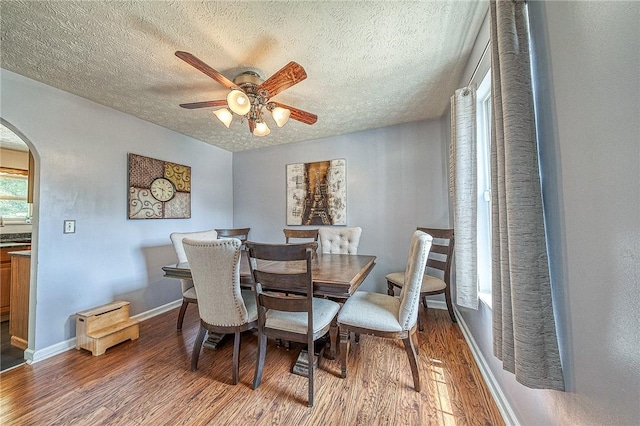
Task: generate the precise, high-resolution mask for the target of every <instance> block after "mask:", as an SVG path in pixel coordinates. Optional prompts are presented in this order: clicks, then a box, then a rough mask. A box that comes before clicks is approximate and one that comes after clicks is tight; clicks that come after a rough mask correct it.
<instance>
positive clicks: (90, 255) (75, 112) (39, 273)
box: [0, 70, 233, 358]
mask: <svg viewBox="0 0 640 426" xmlns="http://www.w3.org/2000/svg"><path fill="white" fill-rule="evenodd" d="M0 76H1V83H2V118H3V119H4V120H6V121H7V122H8V123H9V124H11V125H12V127H14V128H16V129H17V130H19V131H20V132H21V133H22V134H23V135H24V136H26V137H27V138H28V139H29V141H30V148H31V149H32V151H33V152H34V155H35V157H36V169H37V173H36V179H37V181H38V187H37V188H36V194H35V195H36V203H35V207H36V211H35V217H34V220H35V223H34V226H33V228H34V235H33V236H34V241H33V242H34V245H35V247H34V252H33V259H32V263H33V266H32V291H35V298H32V301H34V302H35V301H37V307H36V306H34V304H33V303H32V309H31V312H30V314H31V324H30V339H29V340H30V341H29V348H30V349H31V350H33V349H35V350H36V351H37V350H41V349H43V348H47V347H50V346H52V345H55V344H59V343H61V342H64V341H65V340H67V339H70V338H72V337H74V336H75V319H74V314H75V313H76V312H78V311H81V310H84V309H87V308H90V307H93V306H97V305H101V304H104V303H108V302H112V301H113V300H118V299H124V300H128V301H130V302H131V312H132V314H137V313H141V312H146V311H148V310H150V309H153V308H156V307H159V306H161V305H164V304H166V303H169V302H173V301H175V300H178V299H181V297H182V296H181V294H180V285H179V282H178V281H177V280H169V279H166V278H163V277H162V270H161V267H162V266H163V265H166V264H169V263H172V262H175V260H176V259H175V254H174V252H173V248H172V247H171V245H170V241H169V233H170V232H173V231H196V230H202V229H211V228H214V227H217V226H230V225H231V224H232V203H233V195H232V183H231V179H232V168H231V167H232V158H231V157H232V155H231V153H229V152H226V151H223V150H221V149H219V148H215V147H212V146H210V145H207V144H204V143H202V142H200V141H197V140H195V139H192V138H189V137H186V136H184V135H181V134H178V133H175V132H172V131H169V130H167V129H164V128H162V127H159V126H156V125H153V124H150V123H148V122H145V121H142V120H139V119H137V118H134V117H132V116H130V115H126V114H123V113H120V112H117V111H115V110H112V109H109V108H106V107H103V106H101V105H98V104H96V103H94V102H90V101H87V100H85V99H82V98H79V97H77V96H74V95H71V94H69V93H66V92H63V91H60V90H57V89H54V88H52V87H50V86H46V85H43V84H41V83H38V82H36V81H33V80H30V79H27V78H24V77H22V76H20V75H17V74H14V73H12V72H9V71H6V70H2V71H1V74H0ZM129 152H131V153H135V154H140V155H145V156H149V157H153V158H158V159H161V160H169V161H174V162H176V163H179V164H185V165H189V166H191V167H192V169H191V170H192V204H191V208H192V216H191V219H168V220H128V219H127V153H129ZM65 219H75V220H76V233H75V234H63V233H62V228H63V221H64V220H65ZM36 280H37V285H36V284H35V282H36ZM34 321H35V322H34ZM34 325H35V326H34ZM34 330H36V331H37V332H36V333H35V337H34ZM36 358H37V355H36Z"/></svg>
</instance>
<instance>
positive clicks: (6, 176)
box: [0, 168, 30, 222]
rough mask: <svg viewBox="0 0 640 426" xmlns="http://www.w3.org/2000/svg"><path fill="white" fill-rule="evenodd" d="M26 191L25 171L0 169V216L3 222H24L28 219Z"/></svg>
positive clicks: (26, 175) (26, 178)
mask: <svg viewBox="0 0 640 426" xmlns="http://www.w3.org/2000/svg"><path fill="white" fill-rule="evenodd" d="M27 190H28V172H27V171H25V170H15V169H6V168H0V216H2V220H3V221H7V220H9V221H18V222H25V221H27V219H29V218H30V206H29V203H28V202H27Z"/></svg>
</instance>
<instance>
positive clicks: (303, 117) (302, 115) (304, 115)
mask: <svg viewBox="0 0 640 426" xmlns="http://www.w3.org/2000/svg"><path fill="white" fill-rule="evenodd" d="M269 103H271V104H274V105H275V106H279V107H280V108H286V109H288V110H289V111H291V115H290V116H289V118H292V119H294V120H296V121H300V122H301V123H305V124H314V123H315V122H316V121H318V116H317V115H315V114H311V113H310V112H307V111H303V110H301V109H298V108H294V107H291V106H289V105H285V104H281V103H280V102H273V101H272V102H269Z"/></svg>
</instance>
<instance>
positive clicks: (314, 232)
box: [282, 228, 318, 244]
mask: <svg viewBox="0 0 640 426" xmlns="http://www.w3.org/2000/svg"><path fill="white" fill-rule="evenodd" d="M282 232H284V238H285V243H287V244H289V243H291V242H292V241H291V240H292V239H296V240H300V239H304V240H312V241H318V229H289V228H285V229H283V230H282ZM298 242H300V241H298Z"/></svg>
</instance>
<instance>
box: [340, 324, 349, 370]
mask: <svg viewBox="0 0 640 426" xmlns="http://www.w3.org/2000/svg"><path fill="white" fill-rule="evenodd" d="M348 353H349V330H347V327H346V326H344V325H343V326H341V327H340V360H341V366H342V378H343V379H344V378H345V377H347V355H348Z"/></svg>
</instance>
